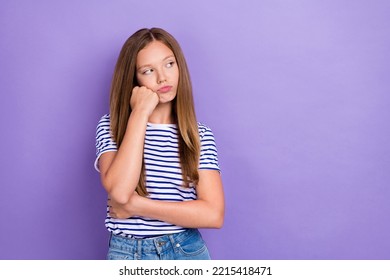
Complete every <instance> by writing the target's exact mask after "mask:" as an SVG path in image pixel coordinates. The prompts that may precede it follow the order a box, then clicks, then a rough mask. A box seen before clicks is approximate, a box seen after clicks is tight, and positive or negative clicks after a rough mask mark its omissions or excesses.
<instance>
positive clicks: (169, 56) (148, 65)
mask: <svg viewBox="0 0 390 280" xmlns="http://www.w3.org/2000/svg"><path fill="white" fill-rule="evenodd" d="M169 58H174V59H175V60H176V58H175V55H173V54H172V55H168V56H167V57H165V58H164V59H163V60H161V61H165V60H167V59H169ZM150 66H152V64H145V65H141V66H140V67H137V70H140V69H141V68H145V67H150Z"/></svg>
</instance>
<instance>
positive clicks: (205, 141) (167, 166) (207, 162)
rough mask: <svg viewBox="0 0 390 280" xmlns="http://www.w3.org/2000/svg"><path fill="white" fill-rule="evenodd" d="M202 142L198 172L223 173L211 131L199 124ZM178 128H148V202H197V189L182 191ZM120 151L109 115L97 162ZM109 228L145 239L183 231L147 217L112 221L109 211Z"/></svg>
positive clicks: (101, 126)
mask: <svg viewBox="0 0 390 280" xmlns="http://www.w3.org/2000/svg"><path fill="white" fill-rule="evenodd" d="M198 128H199V136H200V142H201V153H200V160H199V169H213V170H218V171H219V170H220V168H219V165H218V154H217V147H216V145H215V140H214V135H213V133H212V131H211V129H210V128H209V127H207V126H205V125H203V124H200V123H198ZM178 133H179V131H178V128H177V126H176V125H175V124H151V123H148V124H147V128H146V134H145V144H144V160H145V170H146V188H147V190H148V192H149V198H150V199H153V200H162V201H190V200H195V199H196V189H195V188H193V187H191V188H185V187H182V184H183V180H182V172H181V166H180V159H179V153H178ZM110 151H117V146H116V143H115V142H114V141H113V139H112V134H111V131H110V115H109V114H107V115H104V116H103V117H102V118H101V119H100V121H99V123H98V126H97V129H96V161H95V168H96V170H97V171H99V165H98V163H99V158H100V156H101V155H102V154H103V153H106V152H110ZM105 224H106V227H107V229H108V230H109V231H111V232H112V233H113V234H117V235H121V236H126V237H134V238H146V237H151V236H156V235H163V234H170V233H177V232H180V231H183V230H184V228H182V227H179V226H176V225H172V224H169V223H166V222H163V221H158V220H153V219H149V218H146V217H131V218H129V219H113V218H111V217H110V215H109V213H108V210H107V217H106V220H105Z"/></svg>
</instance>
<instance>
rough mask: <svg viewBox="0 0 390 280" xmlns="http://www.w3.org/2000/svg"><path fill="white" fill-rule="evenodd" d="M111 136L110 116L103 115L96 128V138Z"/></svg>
mask: <svg viewBox="0 0 390 280" xmlns="http://www.w3.org/2000/svg"><path fill="white" fill-rule="evenodd" d="M110 134H111V128H110V114H105V115H103V116H102V117H101V118H100V120H99V122H98V124H97V126H96V137H97V138H99V137H102V136H103V137H106V136H107V135H110Z"/></svg>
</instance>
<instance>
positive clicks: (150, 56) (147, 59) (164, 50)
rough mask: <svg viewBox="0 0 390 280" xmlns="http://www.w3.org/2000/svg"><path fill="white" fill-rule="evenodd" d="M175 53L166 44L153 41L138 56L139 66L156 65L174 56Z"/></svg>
mask: <svg viewBox="0 0 390 280" xmlns="http://www.w3.org/2000/svg"><path fill="white" fill-rule="evenodd" d="M173 55H174V54H173V52H172V50H171V49H170V48H168V47H167V46H166V45H165V44H164V43H162V42H160V41H153V42H151V43H149V44H148V45H146V47H145V48H143V49H142V50H140V51H139V52H138V54H137V66H138V67H139V66H142V65H145V64H155V63H159V62H161V61H163V60H164V59H166V58H167V57H170V56H173Z"/></svg>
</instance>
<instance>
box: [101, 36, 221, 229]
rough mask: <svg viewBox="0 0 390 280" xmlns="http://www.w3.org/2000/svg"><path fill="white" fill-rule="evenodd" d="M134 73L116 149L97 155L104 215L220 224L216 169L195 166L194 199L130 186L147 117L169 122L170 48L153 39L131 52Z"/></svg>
mask: <svg viewBox="0 0 390 280" xmlns="http://www.w3.org/2000/svg"><path fill="white" fill-rule="evenodd" d="M136 75H137V80H138V83H139V85H140V86H139V87H135V88H134V89H133V92H132V97H131V100H130V106H131V108H132V113H131V115H130V117H129V121H128V125H127V129H126V133H125V136H124V139H123V141H122V144H121V146H120V148H119V150H118V151H117V152H107V153H104V154H103V155H102V156H101V157H100V160H99V167H100V172H101V180H102V183H103V186H104V188H105V189H106V191H107V193H108V194H109V197H110V200H109V207H110V215H111V216H112V217H114V218H118V219H125V218H128V217H131V216H144V217H149V218H152V219H158V220H162V221H165V222H168V223H172V224H175V225H178V226H182V227H187V228H220V227H222V225H223V220H224V194H223V186H222V179H221V176H220V173H219V172H218V171H216V170H199V183H198V185H197V186H196V191H197V195H198V198H197V200H193V201H184V202H167V201H156V200H151V199H149V198H145V197H141V196H139V195H138V194H137V193H136V192H135V188H136V186H137V184H138V180H139V176H140V173H141V167H142V166H141V165H142V156H143V144H144V139H145V132H146V126H147V123H148V122H150V123H160V124H168V123H172V122H173V116H172V101H173V100H174V98H175V97H176V94H177V85H178V80H179V69H178V66H177V63H176V60H175V56H174V54H173V52H172V51H171V50H170V49H169V48H168V47H167V46H165V45H164V44H163V43H161V42H159V41H153V42H151V43H150V44H148V45H147V46H146V47H145V48H144V49H142V50H141V51H140V52H139V53H138V55H137V73H136ZM165 86H169V89H170V90H169V91H168V92H162V91H161V89H162V88H164V87H165Z"/></svg>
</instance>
